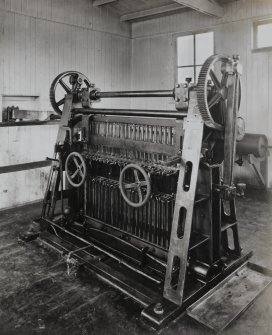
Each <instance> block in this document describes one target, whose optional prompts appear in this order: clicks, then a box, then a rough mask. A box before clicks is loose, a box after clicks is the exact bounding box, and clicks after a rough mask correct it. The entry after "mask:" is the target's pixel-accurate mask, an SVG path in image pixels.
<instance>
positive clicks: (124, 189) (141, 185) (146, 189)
mask: <svg viewBox="0 0 272 335" xmlns="http://www.w3.org/2000/svg"><path fill="white" fill-rule="evenodd" d="M132 176H133V177H132ZM128 177H130V178H129V179H130V180H131V179H134V181H132V182H131V181H129V182H127V180H128ZM119 188H120V192H121V194H122V196H123V198H124V200H125V201H126V202H127V203H128V204H129V205H130V206H132V207H141V206H143V205H144V204H145V203H146V202H147V200H148V199H149V197H150V193H151V185H150V179H149V176H148V175H147V173H146V172H145V170H144V169H143V168H142V167H140V166H139V165H136V164H128V165H127V166H125V167H124V168H123V170H122V171H121V173H120V179H119ZM129 194H130V196H129ZM133 194H134V195H135V194H136V197H135V196H133ZM135 198H136V199H135Z"/></svg>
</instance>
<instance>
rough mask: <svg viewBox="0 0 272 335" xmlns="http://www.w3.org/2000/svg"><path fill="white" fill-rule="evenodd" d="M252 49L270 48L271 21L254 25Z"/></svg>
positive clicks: (271, 37) (271, 36)
mask: <svg viewBox="0 0 272 335" xmlns="http://www.w3.org/2000/svg"><path fill="white" fill-rule="evenodd" d="M253 29H254V41H253V43H254V49H260V48H269V47H272V19H271V20H264V21H257V22H255V23H254V26H253Z"/></svg>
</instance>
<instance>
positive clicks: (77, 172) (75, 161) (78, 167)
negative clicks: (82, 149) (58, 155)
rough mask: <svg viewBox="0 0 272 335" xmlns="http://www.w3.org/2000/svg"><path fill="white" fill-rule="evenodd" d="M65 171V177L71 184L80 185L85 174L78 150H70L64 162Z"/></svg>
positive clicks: (84, 165)
mask: <svg viewBox="0 0 272 335" xmlns="http://www.w3.org/2000/svg"><path fill="white" fill-rule="evenodd" d="M65 171H66V176H67V179H68V181H69V183H70V184H71V185H72V186H74V187H79V186H81V185H82V184H83V183H84V181H85V179H86V176H87V167H86V163H85V161H84V158H83V157H82V156H81V155H80V154H79V153H78V152H71V153H70V154H69V156H68V157H67V159H66V162H65Z"/></svg>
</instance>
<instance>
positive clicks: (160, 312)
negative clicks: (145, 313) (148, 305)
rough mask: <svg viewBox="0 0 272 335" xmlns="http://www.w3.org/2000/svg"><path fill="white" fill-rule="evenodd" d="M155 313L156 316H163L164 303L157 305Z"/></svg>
mask: <svg viewBox="0 0 272 335" xmlns="http://www.w3.org/2000/svg"><path fill="white" fill-rule="evenodd" d="M154 312H155V313H156V314H163V313H164V309H163V307H162V303H161V302H158V303H156V305H155V307H154Z"/></svg>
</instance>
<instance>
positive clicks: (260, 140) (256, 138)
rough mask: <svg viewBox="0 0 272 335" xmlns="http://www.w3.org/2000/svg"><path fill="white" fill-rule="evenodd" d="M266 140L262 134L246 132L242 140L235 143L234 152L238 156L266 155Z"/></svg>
mask: <svg viewBox="0 0 272 335" xmlns="http://www.w3.org/2000/svg"><path fill="white" fill-rule="evenodd" d="M267 146H268V140H267V137H266V136H265V135H263V134H250V133H246V134H245V136H244V138H243V139H242V141H240V142H237V144H236V153H237V155H239V156H245V155H249V154H253V155H254V156H255V157H265V156H266V155H267Z"/></svg>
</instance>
